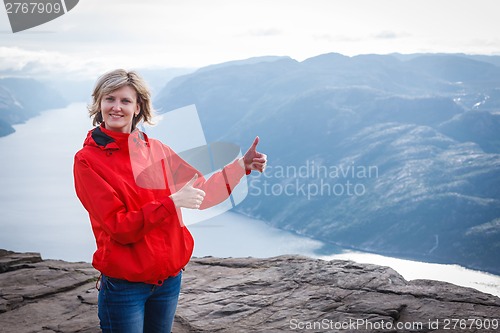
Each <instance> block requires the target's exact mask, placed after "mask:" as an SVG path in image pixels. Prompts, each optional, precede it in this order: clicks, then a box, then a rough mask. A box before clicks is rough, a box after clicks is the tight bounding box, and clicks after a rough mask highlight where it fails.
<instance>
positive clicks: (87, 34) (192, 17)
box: [0, 0, 500, 77]
mask: <svg viewBox="0 0 500 333" xmlns="http://www.w3.org/2000/svg"><path fill="white" fill-rule="evenodd" d="M499 14H500V1H498V0H176V1H173V0H149V1H147V0H146V1H138V0H135V1H130V0H80V2H79V3H78V5H77V6H76V7H75V8H74V9H73V10H71V11H70V12H68V13H67V14H66V15H64V16H62V17H60V18H57V19H55V20H53V21H51V22H49V23H46V24H44V25H41V26H39V27H35V28H32V29H30V30H27V31H24V32H19V33H16V34H13V33H12V32H11V29H10V25H9V21H8V18H7V14H6V11H5V10H4V9H2V10H0V41H1V42H0V70H6V69H12V68H15V69H19V68H24V69H26V68H28V67H26V66H29V68H30V70H31V71H32V72H33V73H36V72H40V73H42V72H44V71H59V72H60V71H65V72H68V73H72V74H74V75H75V76H78V75H87V76H89V77H93V76H95V75H96V73H102V71H104V70H109V69H112V68H115V67H124V68H142V67H201V66H205V65H210V64H215V63H221V62H225V61H229V60H236V59H245V58H249V57H254V56H264V55H282V56H290V57H292V58H294V59H296V60H298V61H302V60H304V59H306V58H308V57H312V56H316V55H319V54H323V53H328V52H338V53H342V54H345V55H349V56H352V55H356V54H366V53H377V54H387V53H392V52H399V53H416V52H446V53H456V52H460V53H470V54H495V55H500V33H499V31H500V19H499ZM23 66H24V67H23Z"/></svg>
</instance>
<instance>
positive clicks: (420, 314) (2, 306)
mask: <svg viewBox="0 0 500 333" xmlns="http://www.w3.org/2000/svg"><path fill="white" fill-rule="evenodd" d="M0 272H2V273H1V274H0V285H1V291H0V322H1V323H2V327H1V329H0V330H1V331H2V332H19V333H21V332H47V333H49V332H99V328H98V319H97V291H96V289H95V282H96V279H97V277H98V275H99V273H98V272H96V271H95V270H94V269H93V268H92V266H91V265H90V264H88V263H67V262H63V261H57V260H42V259H41V258H40V255H39V254H36V253H23V254H20V253H13V252H9V251H4V250H0ZM499 313H500V298H498V297H495V296H492V295H489V294H485V293H481V292H479V291H477V290H474V289H471V288H464V287H458V286H455V285H452V284H449V283H444V282H437V281H429V280H415V281H406V280H404V279H403V278H402V277H401V275H399V274H398V273H397V272H395V271H394V270H393V269H391V268H388V267H381V266H376V265H369V264H358V263H354V262H352V261H340V260H334V261H323V260H316V259H311V258H305V257H298V256H281V257H275V258H268V259H256V258H237V259H233V258H228V259H219V258H210V257H207V258H193V259H192V261H191V263H190V264H189V265H188V267H187V269H186V271H185V272H184V277H183V287H182V294H181V299H180V301H179V307H178V311H177V315H176V323H175V327H174V332H177V333H181V332H294V331H307V332H359V331H361V330H362V331H363V332H429V331H433V332H441V331H443V332H445V331H446V332H458V331H459V332H484V331H485V330H481V329H480V328H479V326H480V325H482V327H484V326H485V325H489V326H490V330H489V331H491V332H493V331H495V330H492V329H491V328H493V327H494V326H493V325H498V320H499V317H498V314H499ZM497 327H498V326H497Z"/></svg>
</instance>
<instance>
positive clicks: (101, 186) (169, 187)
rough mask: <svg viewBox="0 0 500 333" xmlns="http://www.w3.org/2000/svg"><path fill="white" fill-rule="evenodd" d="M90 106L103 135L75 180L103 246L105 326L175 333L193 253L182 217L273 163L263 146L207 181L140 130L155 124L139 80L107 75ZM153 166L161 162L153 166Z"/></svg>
mask: <svg viewBox="0 0 500 333" xmlns="http://www.w3.org/2000/svg"><path fill="white" fill-rule="evenodd" d="M92 97H93V101H92V104H91V105H90V106H89V113H90V116H91V118H92V119H93V125H94V126H95V125H98V126H97V127H95V128H94V129H92V130H90V131H89V133H88V135H87V138H86V140H85V142H84V146H83V148H82V149H81V150H80V151H78V152H77V153H76V155H75V161H74V181H75V189H76V193H77V195H78V198H79V199H80V201H81V202H82V204H83V206H84V207H85V209H86V210H87V211H88V213H89V216H90V221H91V224H92V230H93V233H94V235H95V238H96V244H97V250H96V252H95V253H94V256H93V260H92V264H93V266H94V267H95V268H96V269H97V270H99V271H100V272H101V274H102V275H101V286H100V290H99V299H98V314H99V319H100V325H101V328H102V330H103V332H134V333H135V332H170V331H171V328H172V324H173V318H174V314H175V310H176V307H177V300H178V297H179V292H180V285H181V276H182V269H183V268H184V267H185V265H186V264H187V263H188V261H189V259H190V257H191V254H192V251H193V238H192V236H191V234H190V233H189V231H188V229H187V228H186V227H185V226H184V224H183V223H182V216H181V213H180V208H181V207H184V208H190V209H200V208H201V209H203V208H207V207H210V206H213V205H216V204H217V203H219V202H222V201H223V200H225V199H226V198H227V197H228V196H229V193H230V191H231V189H233V188H234V186H236V184H237V183H238V182H239V180H240V179H241V178H242V177H243V176H244V175H245V173H247V174H248V173H250V172H251V171H252V170H257V171H260V172H263V171H264V168H265V166H266V161H267V157H266V155H264V154H261V153H259V152H257V151H256V146H257V144H258V141H259V139H258V137H257V138H255V141H254V142H253V144H252V146H251V147H250V148H249V150H248V151H247V152H246V154H245V155H244V156H243V157H242V158H240V159H237V160H235V161H234V162H232V163H230V164H228V165H226V166H225V167H224V169H223V170H222V171H220V172H217V173H215V174H214V175H212V176H211V177H210V178H209V179H208V180H206V179H205V178H204V177H203V175H201V174H200V173H199V172H198V171H197V170H195V169H194V168H193V167H192V166H190V165H189V164H188V163H186V162H185V161H184V160H182V159H181V158H180V157H179V156H178V155H177V154H175V152H173V151H172V150H171V149H170V148H169V147H168V146H166V145H164V144H162V143H161V142H159V141H157V140H153V139H150V138H148V137H147V135H145V134H144V133H142V132H140V131H139V130H138V129H137V128H136V127H137V124H138V123H139V122H141V121H142V122H146V123H151V120H152V116H153V109H152V104H151V96H150V92H149V90H148V88H147V86H146V84H145V82H144V81H143V79H142V78H141V77H140V76H139V75H138V74H137V73H135V72H127V71H125V70H122V69H119V70H114V71H112V72H109V73H106V74H104V75H103V76H101V77H100V78H99V79H98V80H97V82H96V86H95V88H94V91H93V94H92ZM137 156H139V157H137ZM152 156H153V158H151V157H152ZM158 156H160V158H158ZM151 160H154V162H155V163H156V162H158V163H156V164H153V163H150V164H147V163H145V161H151ZM146 164H147V165H146ZM144 179H149V180H151V179H153V181H144ZM157 179H161V181H160V182H158V181H157ZM221 187H223V188H224V189H225V190H224V191H220V188H221Z"/></svg>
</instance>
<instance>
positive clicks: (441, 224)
mask: <svg viewBox="0 0 500 333" xmlns="http://www.w3.org/2000/svg"><path fill="white" fill-rule="evenodd" d="M497 64H498V57H480V56H466V55H461V54H457V55H447V54H435V55H433V54H418V55H398V54H394V55H363V56H356V57H346V56H343V55H340V54H324V55H320V56H317V57H314V58H310V59H307V60H305V61H302V62H298V61H295V60H293V59H290V58H287V57H274V58H273V57H266V58H262V59H261V61H259V59H250V60H248V61H240V62H238V61H237V62H231V63H226V64H221V65H217V66H209V67H206V68H202V69H200V70H198V71H196V72H194V73H192V74H189V75H185V76H180V77H177V78H175V79H173V80H172V81H170V82H169V83H168V84H167V85H166V86H165V88H164V89H163V90H162V91H161V92H160V94H159V95H158V96H157V98H156V100H155V105H156V107H157V108H158V109H160V110H162V111H168V110H172V109H175V108H178V107H182V106H185V105H188V104H196V106H197V108H198V111H199V113H200V117H201V121H202V123H203V126H204V130H205V134H206V136H207V140H208V141H209V142H214V141H230V142H234V143H237V144H239V145H240V146H241V147H242V149H246V147H247V146H248V145H249V143H250V142H251V141H252V139H253V137H254V136H255V135H259V136H260V137H261V139H262V141H261V146H260V149H261V150H262V151H264V152H266V153H267V154H268V155H269V169H268V171H267V172H266V174H264V175H260V176H259V175H252V176H251V178H250V179H249V195H248V197H247V198H246V199H245V201H244V202H243V203H242V204H241V205H239V206H238V207H237V208H236V210H237V211H239V212H240V213H243V214H246V215H249V216H252V217H255V218H259V219H262V220H264V221H266V222H268V223H270V224H272V225H273V226H277V227H279V228H282V229H286V230H291V231H294V232H295V233H297V234H301V235H307V236H310V237H313V238H315V239H319V240H321V241H324V242H327V243H329V244H331V245H332V247H333V246H343V247H350V248H355V249H360V250H364V251H369V252H375V253H381V254H387V255H393V256H399V257H404V258H411V259H418V260H423V261H433V262H440V263H458V264H461V265H464V266H468V267H471V268H474V269H480V270H486V271H489V272H493V273H496V274H500V262H499V261H498V259H497V256H498V253H500V155H499V154H500V134H499V133H500V67H498V66H497ZM349 167H351V170H355V171H356V172H349V171H346V170H349ZM370 168H371V170H372V173H371V174H367V173H366V171H367V170H370ZM300 170H302V173H300V172H299V171H300ZM331 170H337V171H338V170H343V172H340V173H339V172H336V173H332V172H331ZM315 171H316V173H314V172H315ZM375 171H376V172H375ZM356 189H357V192H356V191H355V190H356ZM266 191H267V192H266ZM349 191H350V194H349ZM324 251H325V252H328V251H329V249H328V248H325V249H324Z"/></svg>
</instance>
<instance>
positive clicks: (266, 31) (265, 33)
mask: <svg viewBox="0 0 500 333" xmlns="http://www.w3.org/2000/svg"><path fill="white" fill-rule="evenodd" d="M283 34H284V32H283V31H282V30H280V29H276V28H262V29H252V30H248V31H246V32H243V33H241V34H238V35H237V36H242V37H273V36H279V35H283Z"/></svg>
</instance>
